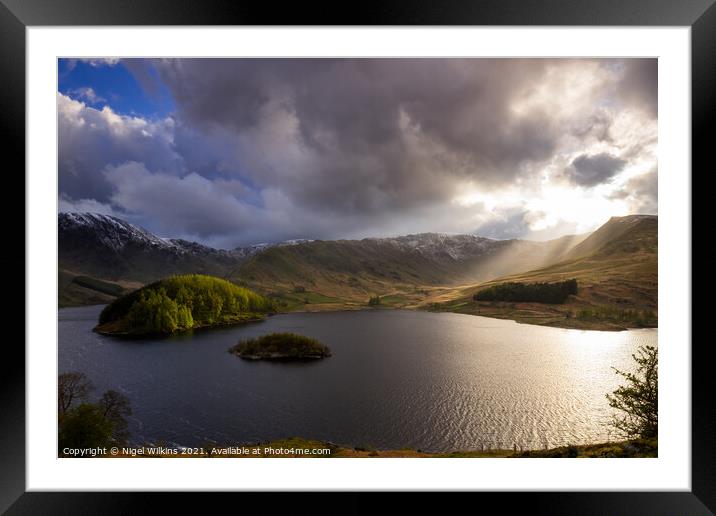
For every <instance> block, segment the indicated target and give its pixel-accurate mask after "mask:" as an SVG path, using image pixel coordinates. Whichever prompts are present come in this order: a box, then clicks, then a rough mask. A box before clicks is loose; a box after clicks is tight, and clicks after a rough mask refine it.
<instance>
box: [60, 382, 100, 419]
mask: <svg viewBox="0 0 716 516" xmlns="http://www.w3.org/2000/svg"><path fill="white" fill-rule="evenodd" d="M92 389H94V386H93V385H92V382H91V381H90V380H89V378H87V376H86V375H85V374H84V373H78V372H70V373H62V374H61V375H60V376H59V377H58V378H57V409H58V411H59V415H60V417H63V416H64V415H65V414H66V413H67V411H68V410H69V409H70V408H72V405H73V404H74V403H76V402H78V401H84V400H86V399H87V397H88V396H89V393H90V391H91V390H92Z"/></svg>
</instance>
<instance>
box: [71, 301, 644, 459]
mask: <svg viewBox="0 0 716 516" xmlns="http://www.w3.org/2000/svg"><path fill="white" fill-rule="evenodd" d="M101 309H102V306H89V307H79V308H65V309H61V310H60V311H59V357H58V358H59V371H60V372H67V371H81V372H84V373H85V374H87V376H88V377H89V378H90V379H91V380H92V382H93V383H94V385H95V387H96V390H95V392H94V393H93V394H94V398H99V396H100V395H101V394H102V392H104V391H105V390H107V389H115V390H117V391H120V392H122V393H124V394H125V395H126V396H128V397H129V399H130V402H131V405H132V409H133V415H132V417H131V420H130V431H131V434H132V438H131V441H132V442H133V443H135V444H141V443H155V444H156V443H166V444H178V445H184V446H196V445H202V444H207V443H217V444H219V445H237V444H243V443H251V442H253V443H255V442H266V441H269V440H274V439H278V438H284V437H291V436H300V437H305V438H309V439H319V440H325V441H330V442H333V443H337V444H342V445H348V446H370V447H374V448H378V449H394V448H414V449H421V450H423V451H448V450H459V449H480V448H481V447H482V446H483V445H484V446H485V447H486V448H487V447H488V446H490V447H493V448H494V447H501V448H512V447H513V446H514V445H517V446H520V447H523V448H525V449H527V448H544V447H545V446H549V447H553V446H560V445H565V444H585V443H591V442H600V441H606V440H608V439H609V438H610V434H609V430H608V427H607V426H605V424H604V423H605V422H606V420H607V419H608V415H609V413H610V410H611V409H610V408H609V406H608V403H607V400H606V398H605V394H606V393H608V392H611V391H613V390H614V389H615V388H616V387H617V386H618V385H619V384H620V383H622V380H623V379H622V378H621V377H619V376H618V375H616V374H615V373H614V371H613V370H612V369H611V367H612V366H614V367H617V368H620V369H623V370H624V369H627V370H630V369H632V368H633V360H632V358H631V354H632V353H634V352H635V351H636V349H637V348H638V346H639V345H647V344H648V345H653V346H656V344H657V330H656V329H642V330H631V331H623V332H599V331H581V330H566V329H559V328H548V327H542V326H533V325H525V324H518V323H515V322H513V321H507V320H500V319H490V318H485V317H478V316H472V315H461V314H451V313H430V312H418V311H409V310H374V311H356V312H332V313H291V314H281V315H276V316H273V317H270V318H269V319H268V320H267V321H265V322H261V323H253V324H249V325H245V326H239V327H233V328H222V329H214V330H203V331H197V332H194V333H193V334H188V335H181V336H175V337H170V338H165V339H161V340H149V339H145V340H121V339H117V338H113V337H105V336H101V335H98V334H96V333H93V332H92V328H93V327H94V325H95V324H96V322H97V318H98V316H99V313H100V311H101ZM278 331H290V332H296V333H300V334H302V335H306V336H309V337H315V338H317V339H319V340H321V341H322V342H324V343H325V344H327V345H328V346H329V347H330V348H331V350H332V352H333V356H332V357H330V358H327V359H324V360H321V361H317V362H309V363H306V362H302V363H271V362H248V361H244V360H242V359H240V358H238V357H236V356H234V355H231V354H229V353H228V352H227V349H228V348H229V347H230V346H232V345H234V344H236V343H237V342H238V341H239V340H242V339H245V338H248V337H255V336H259V335H263V334H266V333H271V332H278ZM93 401H94V400H93ZM611 437H612V438H614V435H611Z"/></svg>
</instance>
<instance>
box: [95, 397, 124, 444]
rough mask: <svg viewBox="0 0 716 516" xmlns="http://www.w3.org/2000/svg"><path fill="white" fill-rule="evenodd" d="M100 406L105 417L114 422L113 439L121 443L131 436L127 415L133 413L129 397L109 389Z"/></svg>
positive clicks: (100, 401)
mask: <svg viewBox="0 0 716 516" xmlns="http://www.w3.org/2000/svg"><path fill="white" fill-rule="evenodd" d="M99 407H100V409H101V410H102V415H103V417H104V418H105V419H107V420H108V421H111V422H112V428H113V430H112V437H113V439H114V440H115V441H116V442H119V443H122V442H124V441H126V439H127V437H129V430H128V428H127V420H126V417H127V416H130V415H131V414H132V408H131V406H130V404H129V398H127V397H126V396H125V395H124V394H122V393H121V392H117V391H114V390H108V391H107V392H105V393H104V394H103V395H102V397H101V398H100V400H99Z"/></svg>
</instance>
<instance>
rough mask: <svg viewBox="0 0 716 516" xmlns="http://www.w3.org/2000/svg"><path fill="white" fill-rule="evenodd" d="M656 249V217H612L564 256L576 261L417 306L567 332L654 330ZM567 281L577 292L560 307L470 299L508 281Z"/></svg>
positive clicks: (465, 289)
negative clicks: (569, 329) (630, 329)
mask: <svg viewBox="0 0 716 516" xmlns="http://www.w3.org/2000/svg"><path fill="white" fill-rule="evenodd" d="M657 244H658V219H657V218H656V217H646V216H628V217H613V218H612V219H611V220H610V221H609V222H607V223H606V224H605V225H604V226H602V227H601V228H599V229H598V230H597V231H595V232H594V233H593V234H592V235H591V236H590V237H589V238H587V239H585V240H584V241H583V242H582V244H580V245H578V246H575V248H574V249H573V250H572V251H571V252H570V253H569V256H575V255H577V256H579V257H578V258H574V259H570V260H565V261H561V262H559V263H556V264H554V265H551V266H549V267H544V268H541V269H536V270H533V271H529V272H525V273H520V274H513V275H510V276H504V277H501V278H497V279H495V280H491V281H487V282H484V283H479V284H475V285H470V286H467V287H461V288H458V289H453V290H450V291H447V292H441V293H439V294H438V295H436V296H432V297H431V298H429V299H427V300H425V301H424V302H423V303H421V306H422V307H423V308H427V309H432V310H439V311H451V312H459V313H468V314H475V315H484V316H488V317H499V318H505V319H514V320H517V321H519V322H526V323H532V324H544V325H548V326H560V327H568V328H585V329H602V330H619V329H624V328H630V327H644V326H646V327H652V326H657V324H658V260H657V256H658V253H657V251H658V249H657V248H658V245H657ZM585 253H589V254H587V255H585ZM568 279H576V281H577V283H578V285H579V288H578V293H577V294H576V295H574V296H570V297H569V298H568V300H567V301H566V302H565V303H564V304H561V305H548V304H544V303H526V302H525V303H520V302H500V301H477V300H475V299H474V296H475V295H476V294H477V293H479V292H480V291H482V290H485V289H489V288H491V287H494V286H495V285H500V284H505V283H509V282H522V283H542V282H544V283H554V282H560V281H565V280H568ZM478 297H479V296H478Z"/></svg>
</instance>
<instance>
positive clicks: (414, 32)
mask: <svg viewBox="0 0 716 516" xmlns="http://www.w3.org/2000/svg"><path fill="white" fill-rule="evenodd" d="M690 39H691V38H690V29H689V28H688V27H686V28H645V27H640V28H498V27H483V28H349V29H343V28H341V29H338V28H237V27H233V28H169V27H163V28H162V27H151V28H120V27H114V28H74V27H63V28H60V27H50V28H45V27H31V28H28V31H27V58H28V60H27V88H28V89H27V103H28V107H27V149H26V152H27V195H28V196H27V208H26V209H27V213H26V220H27V240H26V241H27V257H28V258H27V260H28V261H27V265H28V269H27V280H26V281H27V311H26V313H27V322H26V324H27V343H26V345H27V347H26V355H27V404H28V405H27V409H28V410H27V450H26V451H27V489H28V490H30V491H35V490H122V489H124V490H150V489H152V490H189V489H196V490H235V489H253V490H256V489H316V488H320V489H327V490H330V489H378V490H380V489H428V488H430V489H459V490H513V489H515V490H516V489H520V490H548V489H564V490H633V489H638V490H666V489H669V490H686V491H688V490H690V486H691V478H690V469H691V468H690V457H691V446H690V441H691V428H690V421H691V409H690V405H691V404H690V399H691V396H690V380H691V375H690V359H691V348H690V346H691V331H690V330H691V323H690V299H691V296H690V285H691V274H690V271H691V257H690V253H691V242H690V233H691V231H690V227H691V226H690V224H691V222H690V177H691V162H690V142H691V133H690V128H691V123H690V122H691V120H690V112H691V99H690ZM327 53H329V54H330V55H332V56H346V57H348V56H474V57H478V56H524V57H529V56H534V57H545V56H600V57H610V56H613V57H616V56H621V57H625V56H628V57H636V56H642V57H643V56H658V57H659V212H660V214H661V215H662V216H661V220H660V224H659V240H660V242H661V245H660V256H659V280H660V290H659V308H660V310H659V314H660V328H659V337H660V343H661V344H660V346H659V352H660V355H661V360H660V362H661V375H660V382H661V387H662V388H661V399H660V413H661V414H660V416H661V417H660V419H661V429H660V443H659V444H660V447H659V458H658V459H601V460H580V459H562V460H550V459H530V460H504V459H472V460H471V459H422V460H421V459H362V460H356V459H332V460H328V461H325V460H301V459H298V460H280V462H276V461H277V460H279V459H217V460H208V461H207V460H196V459H165V460H161V459H57V458H56V449H55V443H56V421H55V414H56V399H55V392H56V378H57V377H56V365H57V364H56V353H55V344H56V338H57V335H56V328H57V307H56V300H57V296H56V292H55V291H54V290H53V289H52V288H50V287H49V286H50V285H56V279H57V273H56V271H57V264H56V261H55V257H56V249H57V247H56V246H57V241H56V240H57V236H56V229H57V211H56V205H57V196H56V191H57V190H56V184H57V174H56V169H57V161H56V160H57V145H56V132H57V124H56V84H57V82H56V73H57V63H56V58H57V57H58V56H73V57H80V56H87V57H91V56H126V57H130V56H137V57H141V56H147V55H152V56H186V57H189V56H287V55H290V56H325V55H327Z"/></svg>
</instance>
